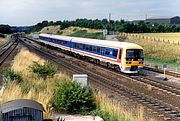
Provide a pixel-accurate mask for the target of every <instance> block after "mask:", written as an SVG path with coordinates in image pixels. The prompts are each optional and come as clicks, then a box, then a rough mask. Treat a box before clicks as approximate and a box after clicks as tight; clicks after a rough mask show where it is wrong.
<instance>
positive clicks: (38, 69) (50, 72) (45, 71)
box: [29, 62, 57, 79]
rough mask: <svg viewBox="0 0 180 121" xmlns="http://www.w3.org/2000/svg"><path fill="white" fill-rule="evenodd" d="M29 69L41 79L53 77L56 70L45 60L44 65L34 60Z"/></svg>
mask: <svg viewBox="0 0 180 121" xmlns="http://www.w3.org/2000/svg"><path fill="white" fill-rule="evenodd" d="M29 70H30V71H31V72H33V73H35V74H37V75H38V76H39V77H41V78H43V79H47V77H53V76H54V75H55V74H56V72H57V68H56V67H55V66H54V65H53V64H52V63H49V62H46V63H45V64H44V65H41V64H39V63H37V62H34V64H33V65H32V66H29Z"/></svg>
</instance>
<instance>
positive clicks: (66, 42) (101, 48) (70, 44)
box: [39, 36, 118, 59]
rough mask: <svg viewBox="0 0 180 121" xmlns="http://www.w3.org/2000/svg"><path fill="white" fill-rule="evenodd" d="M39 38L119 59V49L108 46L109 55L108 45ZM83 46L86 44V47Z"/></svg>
mask: <svg viewBox="0 0 180 121" xmlns="http://www.w3.org/2000/svg"><path fill="white" fill-rule="evenodd" d="M39 39H41V40H44V41H48V42H52V43H54V44H58V45H61V46H65V47H69V48H74V49H77V50H81V51H84V52H89V53H93V54H97V55H101V56H104V57H109V58H112V59H117V54H118V49H115V48H108V50H109V52H108V53H109V55H107V54H106V49H107V47H102V46H94V45H89V44H82V43H76V42H70V41H65V40H59V39H53V38H48V37H42V36H39ZM83 46H85V48H84V47H83ZM87 47H88V50H87V49H86V48H87ZM90 48H92V51H90V50H91V49H90ZM93 48H96V51H93ZM98 48H100V52H97V49H98ZM89 49H90V50H89ZM114 51H116V52H117V54H115V55H116V56H113V52H114Z"/></svg>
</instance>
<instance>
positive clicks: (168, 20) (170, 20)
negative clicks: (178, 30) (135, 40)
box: [132, 16, 180, 24]
mask: <svg viewBox="0 0 180 121" xmlns="http://www.w3.org/2000/svg"><path fill="white" fill-rule="evenodd" d="M140 21H144V22H146V23H152V24H155V23H157V24H180V17H179V16H174V17H159V18H154V17H152V18H147V19H146V20H134V21H132V23H134V24H138V23H139V22H140Z"/></svg>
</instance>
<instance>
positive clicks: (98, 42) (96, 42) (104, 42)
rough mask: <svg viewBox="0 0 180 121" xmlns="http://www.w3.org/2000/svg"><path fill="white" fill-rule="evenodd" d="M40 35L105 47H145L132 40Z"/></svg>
mask: <svg viewBox="0 0 180 121" xmlns="http://www.w3.org/2000/svg"><path fill="white" fill-rule="evenodd" d="M40 36H45V37H50V38H54V39H63V40H66V41H72V42H80V43H86V44H92V45H97V46H98V45H99V46H105V47H115V48H126V49H133V48H134V49H143V48H142V47H141V46H140V45H138V44H135V43H130V42H118V41H112V40H99V39H89V38H81V37H70V36H61V35H51V34H40Z"/></svg>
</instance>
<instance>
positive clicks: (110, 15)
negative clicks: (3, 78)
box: [109, 13, 111, 23]
mask: <svg viewBox="0 0 180 121" xmlns="http://www.w3.org/2000/svg"><path fill="white" fill-rule="evenodd" d="M110 21H111V13H109V23H110Z"/></svg>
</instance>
